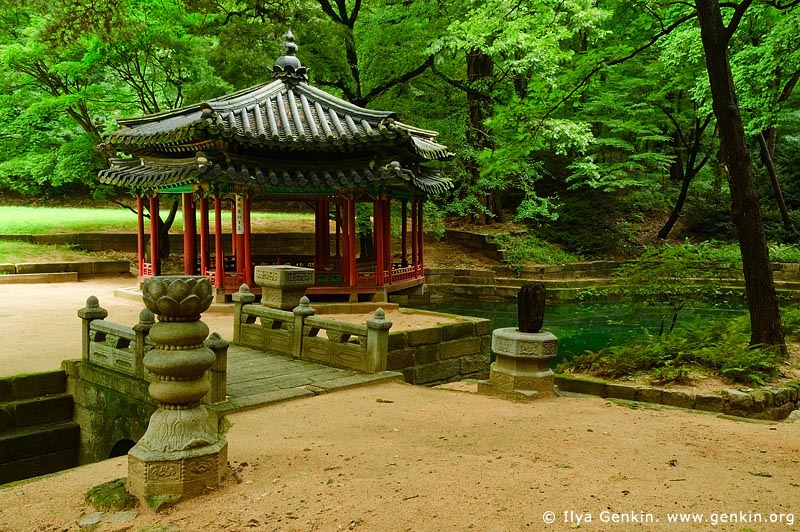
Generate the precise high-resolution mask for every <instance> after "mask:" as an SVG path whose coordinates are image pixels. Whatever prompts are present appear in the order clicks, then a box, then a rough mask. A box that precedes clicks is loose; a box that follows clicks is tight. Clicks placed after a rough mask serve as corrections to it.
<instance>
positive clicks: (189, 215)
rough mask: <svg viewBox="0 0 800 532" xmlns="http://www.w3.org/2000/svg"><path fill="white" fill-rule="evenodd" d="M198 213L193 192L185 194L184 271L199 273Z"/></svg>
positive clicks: (190, 273) (185, 272)
mask: <svg viewBox="0 0 800 532" xmlns="http://www.w3.org/2000/svg"><path fill="white" fill-rule="evenodd" d="M196 263H197V214H196V211H195V208H194V196H193V194H192V193H191V192H186V193H184V194H183V273H184V274H186V275H194V274H196V273H197V271H196V266H195V264H196Z"/></svg>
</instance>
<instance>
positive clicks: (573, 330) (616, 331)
mask: <svg viewBox="0 0 800 532" xmlns="http://www.w3.org/2000/svg"><path fill="white" fill-rule="evenodd" d="M415 306H416V307H418V308H422V309H426V310H433V311H436V312H445V313H448V314H460V315H463V316H475V317H479V318H488V319H490V320H491V321H492V329H498V328H500V327H516V326H517V303H516V301H502V302H488V301H471V300H450V301H442V302H438V303H431V304H429V305H423V306H419V305H415ZM744 313H746V309H745V308H744V307H742V306H741V305H740V304H739V305H737V304H729V303H720V304H708V305H703V306H696V307H692V308H684V309H683V310H681V312H680V314H679V315H678V321H677V323H676V328H679V327H681V325H682V324H685V323H689V322H691V321H693V320H694V319H696V318H702V319H708V320H724V319H729V318H732V317H735V316H740V315H742V314H744ZM665 314H667V319H671V317H672V315H671V313H668V311H665V310H664V309H662V308H656V307H652V306H647V305H643V304H635V303H625V302H620V301H593V302H563V303H550V302H548V303H547V305H546V306H545V312H544V326H543V327H542V328H543V329H545V330H548V331H550V332H552V333H553V334H555V335H556V336H557V337H558V357H557V358H556V360H555V361H554V364H557V363H559V362H560V361H562V360H568V359H570V358H571V357H573V356H575V355H576V354H580V353H583V352H584V351H587V350H590V351H598V350H600V349H602V348H603V347H608V346H611V345H618V344H623V343H626V342H627V341H629V340H632V339H635V338H642V337H644V336H645V335H646V334H648V333H652V334H657V333H658V331H659V328H660V327H661V319H662V316H664V315H665ZM667 326H668V324H667Z"/></svg>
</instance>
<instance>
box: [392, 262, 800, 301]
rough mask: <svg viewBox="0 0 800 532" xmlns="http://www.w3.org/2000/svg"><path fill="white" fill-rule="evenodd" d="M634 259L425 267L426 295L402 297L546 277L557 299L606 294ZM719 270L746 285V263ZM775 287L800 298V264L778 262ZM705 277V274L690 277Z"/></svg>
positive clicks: (487, 294)
mask: <svg viewBox="0 0 800 532" xmlns="http://www.w3.org/2000/svg"><path fill="white" fill-rule="evenodd" d="M629 262H630V261H605V260H600V261H586V262H573V263H568V264H556V265H546V266H545V265H538V266H529V267H525V268H519V269H515V268H512V267H510V266H507V265H504V266H497V267H495V268H492V269H484V270H477V269H459V268H427V269H426V270H425V281H426V283H425V293H426V294H425V297H424V298H423V299H419V298H415V299H409V300H408V301H405V300H399V299H395V300H396V301H398V302H400V303H413V302H416V301H419V302H428V301H437V300H442V299H452V298H470V299H475V298H477V299H479V300H485V301H499V300H504V299H513V298H516V297H517V293H518V292H519V289H520V287H522V285H523V284H526V283H530V282H534V281H536V282H542V283H544V285H545V288H547V297H548V299H552V300H571V299H576V298H579V297H584V296H586V295H587V294H589V295H591V296H592V297H595V298H596V297H598V296H602V295H603V291H604V290H605V289H607V288H608V287H610V286H612V285H613V284H614V283H615V281H616V278H615V277H614V272H615V271H616V270H617V269H618V268H619V267H620V266H622V265H624V264H628V263H629ZM710 268H714V269H715V270H716V271H717V272H718V277H719V278H720V279H722V284H723V285H724V286H725V287H728V288H730V289H733V290H744V281H743V279H742V270H741V264H736V263H720V264H716V265H710ZM772 270H773V277H774V279H775V287H776V290H777V291H778V293H779V294H781V295H783V296H786V297H790V298H793V299H798V298H800V264H797V263H777V262H776V263H772ZM692 281H695V282H703V280H702V279H697V280H692V279H688V280H687V282H692Z"/></svg>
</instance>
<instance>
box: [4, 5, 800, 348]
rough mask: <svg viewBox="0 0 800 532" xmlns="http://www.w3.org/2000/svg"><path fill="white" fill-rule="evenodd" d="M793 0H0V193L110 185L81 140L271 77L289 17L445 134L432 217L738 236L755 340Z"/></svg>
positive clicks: (371, 87) (766, 304) (609, 239)
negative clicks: (443, 180)
mask: <svg viewBox="0 0 800 532" xmlns="http://www.w3.org/2000/svg"><path fill="white" fill-rule="evenodd" d="M798 4H800V2H798V1H792V0H783V1H777V0H776V1H755V0H742V1H741V2H739V3H723V4H721V5H720V4H717V2H716V1H705V0H697V2H696V3H692V2H654V1H643V2H623V1H616V0H611V1H605V0H598V1H590V0H564V1H559V2H550V1H539V0H536V1H529V0H525V1H522V0H460V1H458V2H450V1H445V0H282V1H269V0H219V1H211V0H103V1H96V0H50V1H43V0H15V1H14V2H11V1H9V0H3V1H2V2H0V192H2V193H3V194H4V195H6V194H14V195H18V196H23V197H31V198H38V199H44V200H47V199H49V198H56V197H61V196H64V195H71V196H75V195H78V196H80V195H92V196H94V197H95V198H103V197H113V196H114V195H115V194H116V193H117V191H114V190H111V189H109V188H108V187H106V186H104V185H101V184H99V183H98V182H97V178H96V176H97V171H98V170H100V169H102V168H104V167H106V163H107V161H105V160H104V154H103V153H101V152H100V151H98V150H96V149H95V148H96V146H97V145H98V144H99V143H100V142H101V138H102V136H103V134H105V133H109V132H111V131H113V130H115V129H116V128H117V125H116V119H118V118H124V117H130V116H135V115H141V114H146V113H154V112H159V111H164V110H168V109H172V108H176V107H180V106H181V105H184V104H189V103H194V102H197V101H202V100H203V99H209V98H213V97H216V96H220V95H222V94H225V93H227V92H230V91H232V90H235V89H240V88H244V87H248V86H252V85H256V84H259V83H264V82H266V81H268V80H269V78H270V76H271V68H272V65H273V64H274V61H275V58H277V57H278V56H279V55H281V54H282V53H283V49H284V48H283V38H282V35H283V34H284V32H286V30H287V29H291V30H292V32H293V33H294V35H295V37H296V41H297V43H298V44H299V52H298V57H299V58H300V60H301V61H302V63H303V65H304V66H307V67H310V78H311V79H310V81H311V83H312V84H314V85H316V86H319V87H322V88H324V89H325V90H328V91H330V92H332V93H334V94H337V95H339V96H341V97H342V98H344V99H346V100H348V101H350V102H352V103H354V104H356V105H360V106H365V107H370V108H376V109H388V110H392V111H395V112H397V113H398V115H399V116H400V118H401V120H405V121H407V122H409V123H413V124H415V125H418V126H421V127H425V128H430V129H434V130H437V131H439V132H440V140H441V141H442V142H443V143H445V144H447V145H448V146H449V147H450V149H451V150H452V151H453V152H454V153H455V154H456V157H455V158H454V160H453V161H451V162H449V163H447V164H446V165H445V166H444V167H443V168H442V171H443V172H444V173H445V174H446V175H447V176H449V177H450V178H452V179H453V181H454V182H455V183H456V185H457V186H456V188H455V189H454V191H453V192H452V193H451V194H448V195H446V196H443V197H439V198H434V199H433V202H434V203H435V204H436V205H437V209H435V210H436V211H437V212H440V213H443V214H444V215H445V216H447V215H452V216H457V217H460V218H462V219H463V218H466V219H468V220H469V221H470V222H471V223H473V224H492V223H495V222H507V221H514V222H516V223H518V224H522V227H523V228H525V229H526V230H527V234H528V235H529V236H528V238H534V239H539V240H542V241H547V242H552V243H556V244H558V245H560V246H561V247H562V248H563V249H564V250H566V251H567V252H570V253H573V254H575V255H579V256H583V257H597V256H609V255H627V256H636V255H637V254H639V253H640V252H641V248H640V247H639V244H640V243H641V242H642V235H643V234H657V239H660V240H665V239H668V238H671V239H673V240H674V239H675V238H678V239H683V238H690V239H691V240H692V241H695V242H703V241H709V240H714V241H722V242H725V241H728V242H738V243H739V246H740V248H741V250H742V251H743V253H742V260H743V263H744V265H743V268H744V273H745V280H746V283H747V293H748V299H749V304H750V307H751V324H752V326H753V336H752V337H751V341H752V343H766V344H776V343H781V341H782V337H779V335H780V333H779V329H780V321H779V318H778V312H777V303H775V300H774V289H772V288H771V283H772V280H771V274H770V273H769V265H768V261H769V256H768V251H767V242H768V241H769V242H773V243H789V244H793V243H796V242H797V241H798V233H797V229H796V228H797V226H798V224H799V223H800V179H798V178H800V164H798V160H800V111H798V109H800V97H798V95H797V94H796V92H795V91H794V89H795V86H796V84H797V81H798V79H800V39H798V38H797V36H798V35H800V7H798ZM734 89H735V92H734ZM751 155H752V157H751ZM520 245H523V246H524V244H520ZM762 294H766V295H763V296H762ZM754 310H755V312H754ZM753 320H756V321H755V322H754V321H753ZM758 320H761V321H760V322H758Z"/></svg>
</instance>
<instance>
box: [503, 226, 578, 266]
mask: <svg viewBox="0 0 800 532" xmlns="http://www.w3.org/2000/svg"><path fill="white" fill-rule="evenodd" d="M494 241H495V242H497V244H499V245H500V246H501V248H502V249H503V250H505V252H506V261H507V262H508V264H509V265H511V266H512V267H515V268H521V267H523V266H526V265H532V264H564V263H566V262H574V261H577V260H581V257H579V256H578V255H573V254H571V253H567V252H565V251H563V250H562V249H560V248H559V247H558V246H556V245H553V244H550V243H548V242H545V241H543V240H541V239H539V238H537V237H535V236H533V235H524V236H523V235H511V234H508V233H499V234H497V235H495V236H494Z"/></svg>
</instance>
